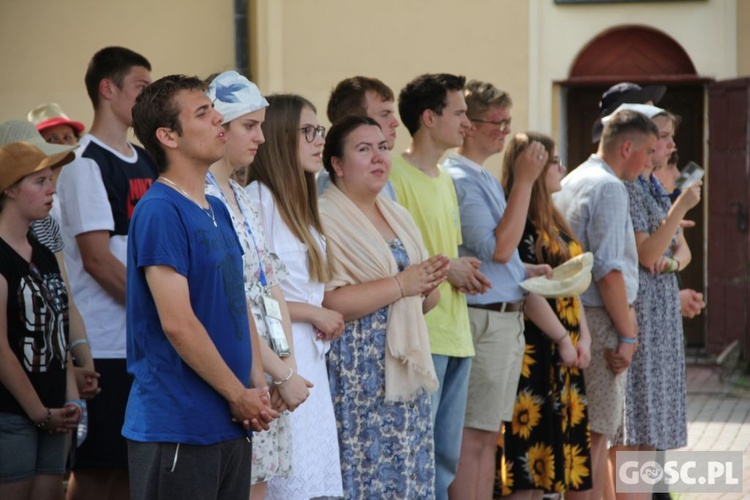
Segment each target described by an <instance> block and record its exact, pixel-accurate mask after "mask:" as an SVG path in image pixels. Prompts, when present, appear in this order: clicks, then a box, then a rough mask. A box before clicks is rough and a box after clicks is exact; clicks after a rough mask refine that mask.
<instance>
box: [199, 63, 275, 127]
mask: <svg viewBox="0 0 750 500" xmlns="http://www.w3.org/2000/svg"><path fill="white" fill-rule="evenodd" d="M206 94H207V95H208V97H209V99H211V101H213V103H214V108H215V109H216V111H218V112H219V113H221V114H222V116H223V117H224V121H223V122H222V124H224V123H229V122H231V121H232V120H234V119H235V118H238V117H240V116H242V115H245V114H247V113H252V112H253V111H258V110H259V109H263V108H266V107H268V101H266V99H265V97H263V95H262V94H261V93H260V90H259V89H258V86H257V85H255V84H254V83H253V82H251V81H250V80H248V79H247V78H245V77H244V76H242V75H240V74H239V73H237V72H236V71H234V70H232V71H225V72H224V73H221V74H220V75H219V76H217V77H216V78H214V79H213V81H212V82H211V85H209V87H208V90H207V91H206Z"/></svg>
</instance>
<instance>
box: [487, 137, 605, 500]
mask: <svg viewBox="0 0 750 500" xmlns="http://www.w3.org/2000/svg"><path fill="white" fill-rule="evenodd" d="M532 141H539V142H541V143H542V144H543V145H544V147H545V149H546V150H547V152H548V154H549V158H550V160H549V163H548V164H547V165H546V166H545V167H544V170H543V171H542V173H541V175H540V176H539V178H538V179H537V180H536V182H535V183H534V187H533V189H532V192H531V204H530V206H529V216H528V220H527V223H526V229H525V231H524V235H523V238H522V239H521V244H520V245H519V248H518V251H519V254H520V256H521V260H522V261H524V262H526V263H529V264H549V265H550V266H552V267H553V268H554V267H556V266H559V265H560V264H562V263H563V262H565V261H566V260H568V259H570V258H571V257H575V256H576V255H580V254H581V253H582V248H581V245H580V244H579V243H578V242H577V241H576V239H575V237H574V236H573V232H572V231H571V230H570V228H569V227H568V224H567V223H566V222H565V220H564V219H563V217H562V215H560V213H559V212H558V211H557V209H556V208H555V206H554V204H553V203H552V193H554V192H557V191H559V190H560V189H561V186H560V181H561V180H562V177H563V175H564V173H565V167H564V166H563V165H562V163H561V161H560V157H559V156H556V155H555V144H554V142H553V141H552V139H551V138H549V137H547V136H545V135H541V134H535V133H526V134H518V135H516V136H515V137H514V138H513V140H512V141H511V143H510V145H509V146H508V147H507V149H506V153H505V162H504V166H503V189H504V190H505V192H506V193H508V192H510V191H511V189H512V188H513V180H514V178H513V177H514V176H513V172H514V168H515V160H516V159H517V158H518V156H519V154H520V153H521V152H522V151H523V150H524V149H525V148H526V147H527V146H528V144H529V143H531V142H532ZM548 300H549V302H550V305H551V306H552V309H553V310H555V311H556V312H557V316H558V318H559V319H560V322H561V323H562V324H563V325H564V326H565V327H566V328H567V330H568V332H569V333H570V337H571V340H572V342H573V345H574V346H576V349H577V350H578V351H579V360H578V361H579V362H578V366H573V367H569V368H566V367H563V366H561V365H560V360H559V355H558V353H557V347H556V345H555V343H554V342H553V341H552V340H550V339H549V337H547V336H546V335H544V334H543V333H542V331H541V330H540V329H539V328H538V327H537V326H536V325H535V324H534V323H532V322H530V321H527V322H526V329H525V331H524V336H525V338H526V352H525V354H524V359H523V366H522V370H521V379H520V380H519V383H518V396H517V398H516V403H515V407H514V410H513V420H512V422H510V423H506V424H505V438H504V439H505V441H504V445H505V446H504V447H505V450H504V462H503V460H502V455H501V451H500V450H502V449H500V450H499V452H498V458H499V460H498V461H499V462H500V466H499V470H498V481H497V482H496V493H497V496H500V495H503V496H505V495H512V497H513V498H541V497H542V494H543V492H545V493H553V492H554V493H565V498H566V499H570V498H573V499H579V498H587V496H588V492H587V491H586V490H589V489H591V486H592V481H591V453H590V450H591V442H590V439H591V438H590V434H589V424H588V411H587V407H586V406H587V404H586V389H585V385H584V381H583V368H585V367H586V365H587V364H588V360H589V359H590V358H589V354H588V347H589V346H590V342H591V339H590V337H589V332H588V327H587V325H586V318H585V316H584V313H583V307H582V305H581V303H580V301H579V299H578V297H561V298H557V299H548ZM581 354H582V355H581Z"/></svg>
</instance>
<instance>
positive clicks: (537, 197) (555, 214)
mask: <svg viewBox="0 0 750 500" xmlns="http://www.w3.org/2000/svg"><path fill="white" fill-rule="evenodd" d="M533 141H538V142H540V143H541V144H542V146H544V149H546V150H547V154H548V155H549V159H550V160H551V159H552V155H553V154H554V152H555V141H553V140H552V138H551V137H549V136H547V135H544V134H539V133H537V132H526V133H525V134H516V135H515V136H514V137H513V139H512V140H511V141H510V143H509V144H508V146H507V147H506V148H505V158H504V159H503V178H502V185H503V189H504V190H505V195H506V196H508V195H509V194H510V192H511V190H512V189H513V183H514V181H515V170H516V161H518V157H519V156H521V153H523V152H524V151H525V150H526V148H527V147H529V144H531V143H532V142H533ZM550 168H552V162H550V161H548V162H547V164H546V165H545V166H544V168H543V169H542V173H541V174H539V177H537V179H536V180H535V181H534V185H533V187H532V188H531V201H530V203H529V217H528V218H529V221H531V223H532V224H533V225H534V227H535V228H536V229H537V231H538V232H539V237H538V238H537V239H536V247H535V249H534V250H535V252H536V256H537V259H538V260H539V262H545V259H546V258H547V256H549V255H551V253H552V252H550V251H549V249H550V247H553V246H557V247H558V248H559V249H560V254H561V257H562V259H563V260H568V259H569V258H570V249H569V248H568V244H567V243H566V242H565V240H563V239H562V237H561V236H560V233H561V232H562V233H565V234H566V235H567V236H568V237H570V238H571V239H573V240H574V241H576V242H577V241H578V240H577V239H576V238H575V233H573V231H571V230H570V226H568V223H567V222H566V221H565V218H564V217H563V216H562V214H561V213H560V212H559V211H558V210H557V208H556V207H555V204H554V203H553V202H552V193H550V192H549V190H547V184H546V177H547V172H548V171H549V169H550ZM545 236H546V237H545ZM545 263H547V264H553V263H550V262H545ZM555 264H556V263H555Z"/></svg>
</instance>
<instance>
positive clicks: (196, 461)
mask: <svg viewBox="0 0 750 500" xmlns="http://www.w3.org/2000/svg"><path fill="white" fill-rule="evenodd" d="M127 443H128V463H129V466H130V467H129V472H130V498H132V499H133V500H159V499H172V498H190V499H192V500H214V499H220V498H241V499H246V498H249V496H250V472H251V467H252V452H253V445H252V443H251V442H250V441H249V440H248V439H247V438H244V437H243V438H237V439H232V440H229V441H222V442H220V443H216V444H209V445H189V444H180V443H141V442H138V441H132V440H128V441H127Z"/></svg>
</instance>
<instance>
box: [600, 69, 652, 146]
mask: <svg viewBox="0 0 750 500" xmlns="http://www.w3.org/2000/svg"><path fill="white" fill-rule="evenodd" d="M666 91H667V87H665V86H664V85H649V86H646V87H641V86H640V85H636V84H635V83H630V82H621V83H618V84H617V85H612V86H611V87H610V88H609V89H607V91H606V92H604V93H603V94H602V100H601V101H599V111H600V113H599V118H597V119H596V121H595V122H594V127H593V129H592V130H591V139H592V142H594V143H597V142H599V139H600V138H601V136H602V128H603V126H602V118H604V117H605V116H609V115H611V114H612V113H613V112H614V111H615V110H616V109H617V108H618V106H620V104H652V105H656V104H658V103H659V101H661V98H662V97H664V93H665V92H666Z"/></svg>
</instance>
